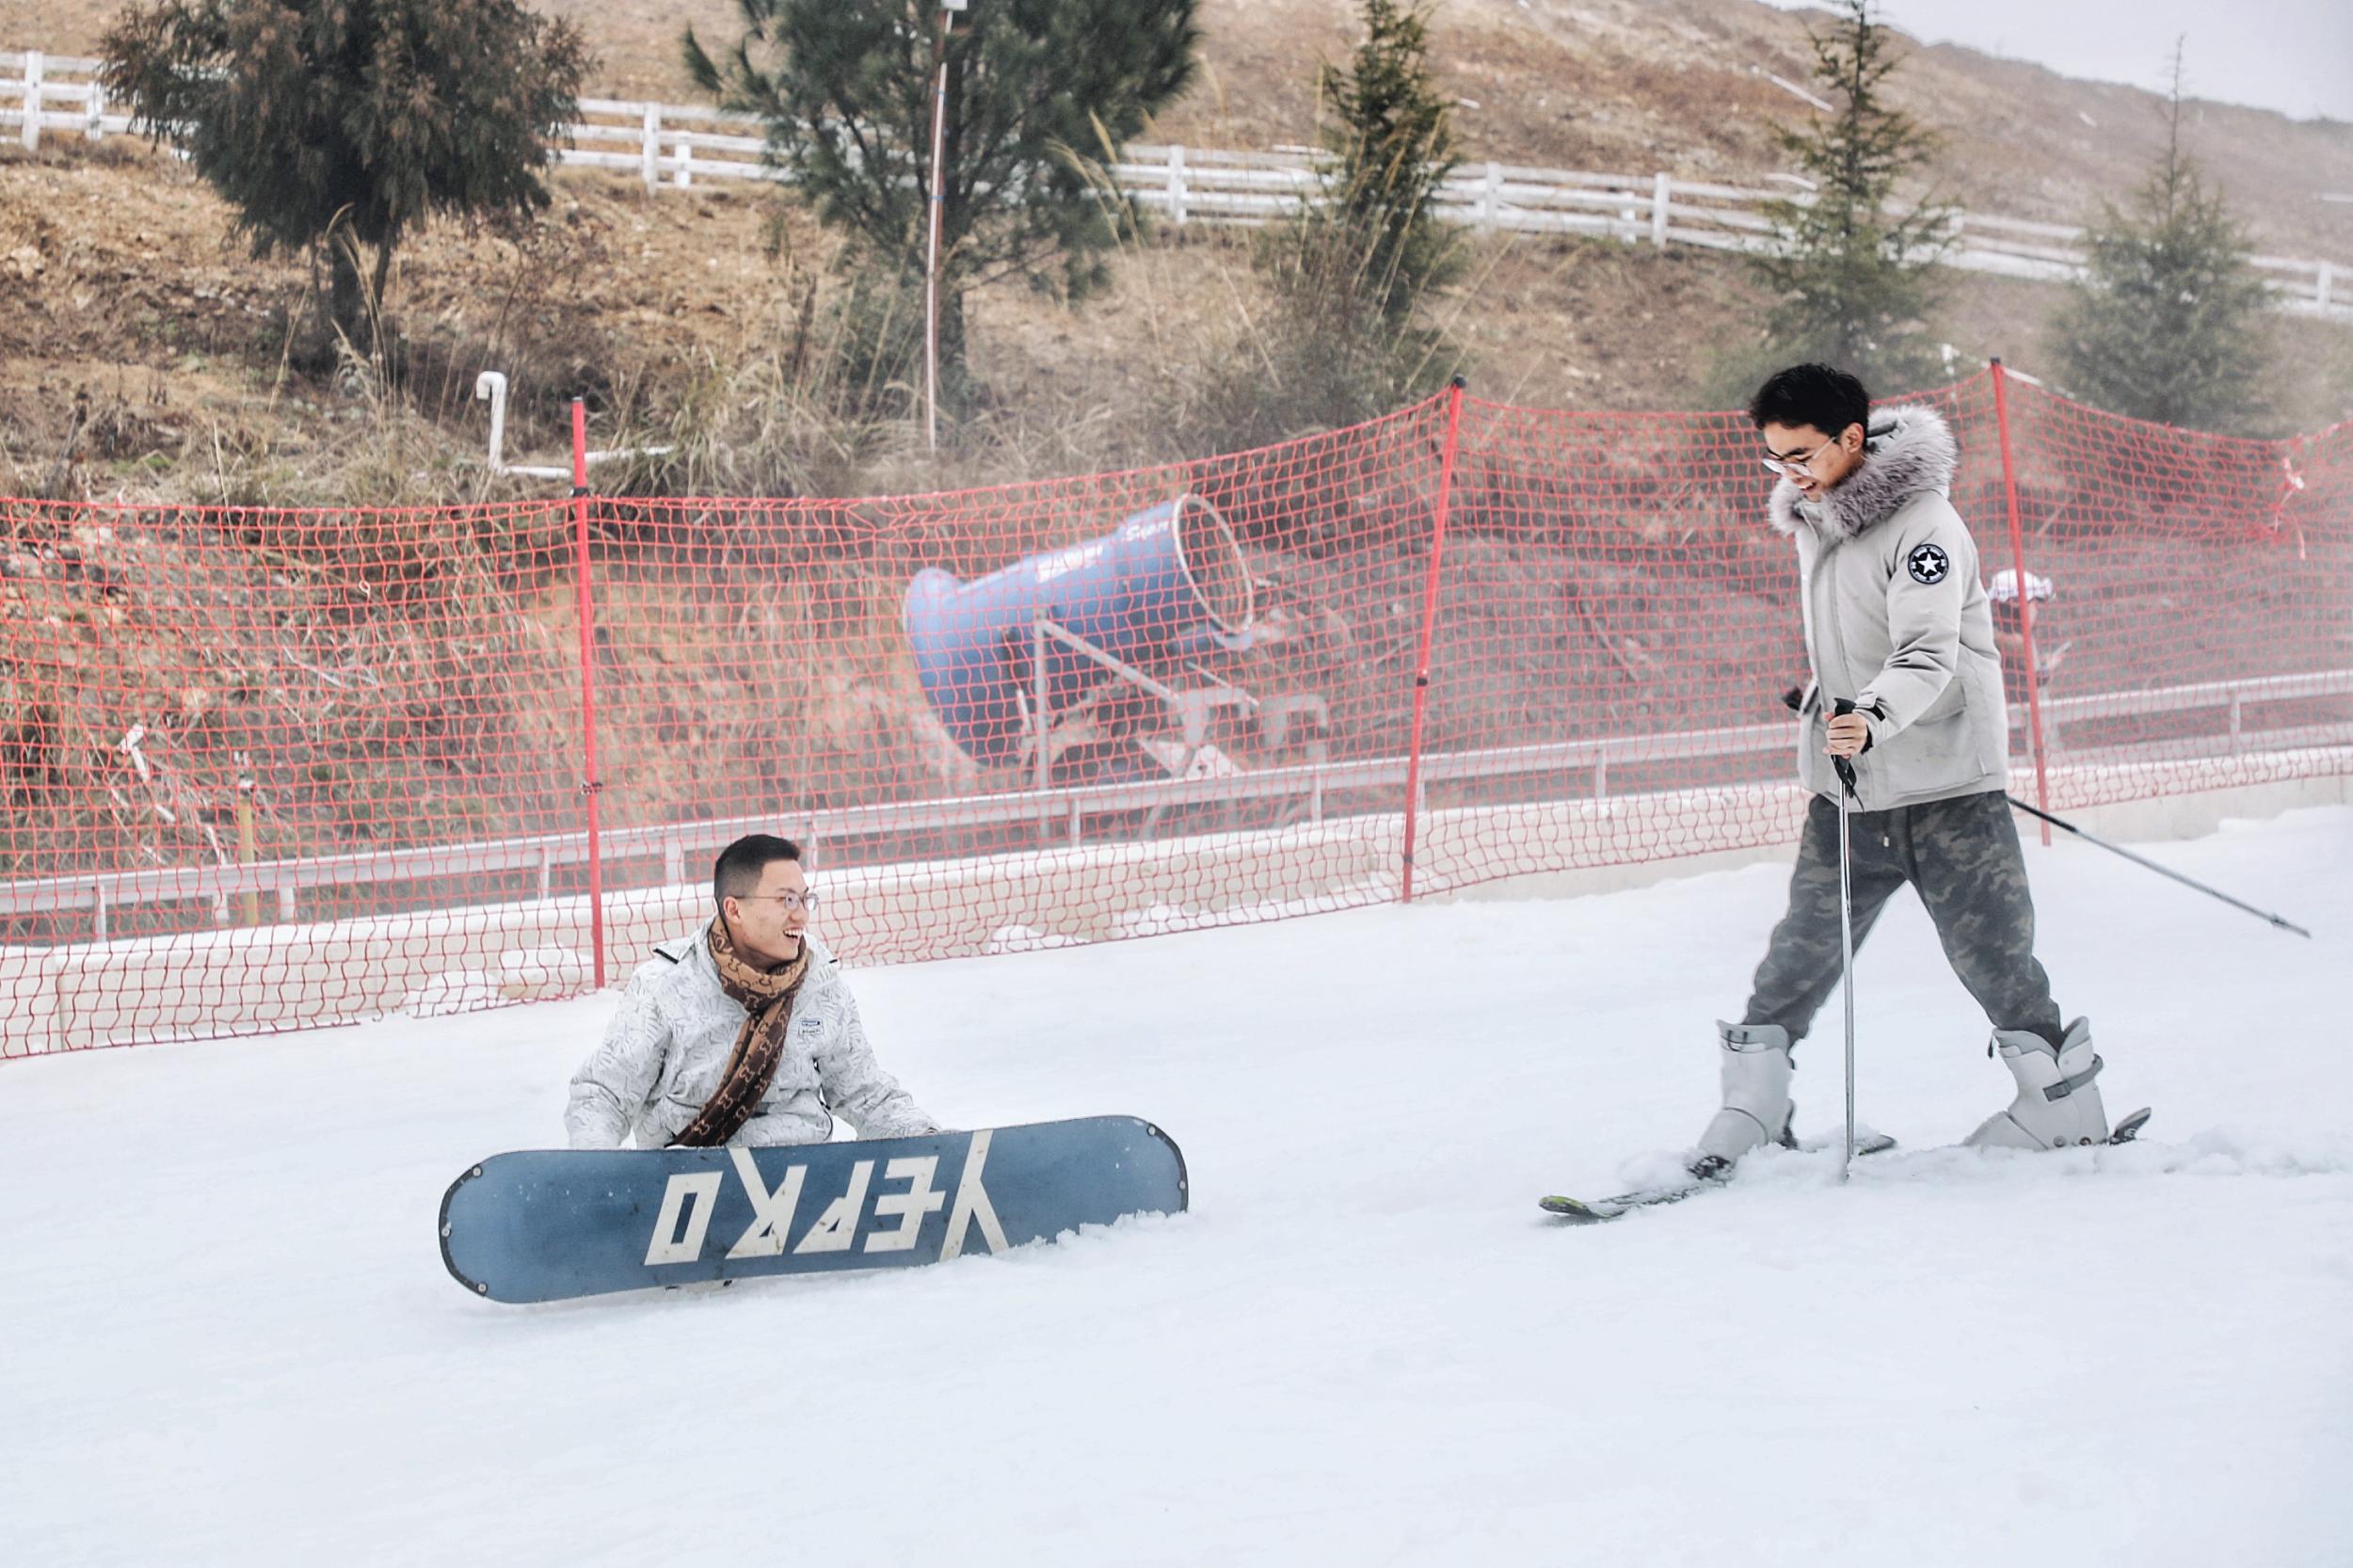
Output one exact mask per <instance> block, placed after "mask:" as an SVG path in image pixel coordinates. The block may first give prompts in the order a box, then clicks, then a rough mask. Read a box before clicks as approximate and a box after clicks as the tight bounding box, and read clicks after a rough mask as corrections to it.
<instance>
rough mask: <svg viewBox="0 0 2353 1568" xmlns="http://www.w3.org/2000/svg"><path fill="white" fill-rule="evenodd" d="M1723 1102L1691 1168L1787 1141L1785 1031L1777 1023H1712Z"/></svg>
mask: <svg viewBox="0 0 2353 1568" xmlns="http://www.w3.org/2000/svg"><path fill="white" fill-rule="evenodd" d="M1716 1039H1717V1043H1718V1045H1719V1046H1720V1047H1721V1050H1722V1056H1721V1065H1722V1069H1723V1085H1724V1105H1723V1109H1722V1110H1721V1111H1719V1112H1716V1117H1715V1119H1714V1120H1713V1121H1711V1122H1709V1123H1708V1124H1707V1130H1706V1131H1705V1132H1703V1133H1701V1134H1700V1141H1699V1159H1698V1160H1695V1161H1694V1169H1697V1168H1699V1167H1700V1166H1706V1167H1708V1168H1709V1169H1711V1170H1721V1169H1723V1168H1724V1167H1725V1166H1728V1165H1730V1164H1731V1163H1732V1162H1733V1161H1734V1160H1737V1159H1739V1158H1740V1157H1741V1156H1742V1155H1744V1154H1746V1153H1748V1152H1749V1151H1750V1150H1751V1149H1753V1148H1757V1147H1759V1146H1761V1145H1763V1144H1788V1143H1789V1142H1791V1139H1790V1136H1789V1118H1790V1115H1791V1109H1790V1104H1789V1078H1790V1075H1791V1073H1792V1072H1793V1070H1794V1069H1793V1068H1792V1067H1791V1066H1790V1063H1789V1032H1788V1031H1787V1030H1785V1029H1784V1028H1782V1027H1781V1026H1780V1025H1779V1024H1728V1023H1722V1022H1719V1023H1718V1024H1717V1025H1716Z"/></svg>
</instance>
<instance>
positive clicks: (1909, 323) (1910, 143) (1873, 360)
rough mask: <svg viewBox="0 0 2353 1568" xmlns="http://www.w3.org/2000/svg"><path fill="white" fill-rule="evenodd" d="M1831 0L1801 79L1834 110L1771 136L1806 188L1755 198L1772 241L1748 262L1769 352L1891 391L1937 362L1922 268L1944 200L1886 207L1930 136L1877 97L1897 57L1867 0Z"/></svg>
mask: <svg viewBox="0 0 2353 1568" xmlns="http://www.w3.org/2000/svg"><path fill="white" fill-rule="evenodd" d="M1841 8H1842V9H1843V10H1844V12H1845V14H1844V15H1843V16H1842V17H1841V18H1840V19H1839V21H1838V24H1837V25H1836V26H1834V27H1833V28H1832V29H1831V30H1829V31H1827V32H1821V33H1816V34H1813V35H1812V44H1813V49H1814V73H1813V74H1814V81H1815V83H1816V85H1817V87H1818V88H1821V90H1822V93H1823V96H1824V97H1826V98H1828V99H1829V100H1830V101H1831V103H1832V104H1833V108H1832V109H1831V111H1830V112H1829V113H1828V114H1826V115H1823V116H1820V117H1819V118H1817V119H1816V120H1814V121H1813V122H1812V123H1810V124H1808V125H1805V126H1802V127H1797V128H1791V127H1784V128H1782V129H1781V130H1780V131H1779V132H1778V133H1777V134H1776V137H1775V139H1776V140H1777V142H1778V143H1779V145H1780V147H1781V149H1782V151H1783V152H1785V153H1786V154H1788V155H1789V156H1790V157H1791V158H1792V159H1794V160H1795V162H1796V163H1797V165H1798V168H1800V169H1801V170H1802V171H1803V173H1804V174H1805V176H1806V178H1807V179H1808V180H1810V181H1811V182H1812V183H1813V185H1814V190H1813V192H1812V195H1811V198H1810V199H1808V200H1783V201H1775V202H1771V203H1769V204H1768V205H1767V208H1766V217H1767V219H1768V220H1769V222H1770V223H1771V224H1772V225H1773V236H1774V240H1775V242H1776V244H1775V248H1774V250H1773V251H1771V252H1769V253H1767V254H1763V255H1760V256H1758V257H1756V258H1755V259H1754V262H1753V265H1754V268H1755V271H1756V275H1757V278H1758V280H1759V281H1761V282H1762V283H1763V284H1764V285H1765V287H1766V288H1767V289H1768V290H1769V291H1770V292H1771V294H1772V296H1773V301H1774V302H1773V305H1772V307H1771V310H1772V315H1771V318H1770V320H1769V323H1768V325H1767V327H1766V328H1765V338H1766V344H1765V348H1766V352H1767V354H1768V355H1769V357H1771V358H1774V359H1777V360H1781V361H1783V362H1787V361H1790V360H1824V361H1826V362H1828V363H1831V364H1835V365H1838V366H1841V367H1842V368H1844V369H1847V370H1849V371H1851V372H1853V373H1854V374H1856V375H1858V376H1862V377H1863V379H1864V380H1865V382H1866V383H1867V384H1869V385H1872V386H1882V385H1884V386H1888V387H1890V388H1891V389H1892V388H1893V387H1894V386H1895V385H1897V384H1900V383H1904V382H1909V381H1913V380H1916V379H1925V378H1927V377H1929V376H1933V375H1935V374H1936V369H1937V356H1936V353H1935V349H1934V344H1932V343H1931V342H1930V340H1929V331H1928V319H1929V315H1930V313H1931V312H1933V311H1934V310H1935V308H1936V305H1937V302H1938V299H1939V296H1940V292H1941V291H1940V286H1939V284H1938V282H1937V280H1936V278H1935V275H1934V274H1933V273H1932V272H1931V271H1930V268H1931V267H1933V266H1934V265H1935V264H1936V263H1937V261H1938V260H1939V259H1940V258H1941V257H1942V256H1943V255H1944V252H1945V248H1946V247H1947V246H1948V245H1949V244H1950V243H1951V239H1950V231H1949V224H1950V221H1951V212H1950V209H1949V208H1946V207H1945V206H1942V205H1940V204H1938V203H1936V202H1934V201H1919V202H1915V203H1913V204H1912V205H1911V206H1910V207H1908V208H1899V207H1898V206H1897V187H1898V186H1899V185H1902V184H1905V183H1906V182H1907V181H1908V180H1910V179H1911V178H1913V176H1914V175H1916V174H1918V173H1920V172H1921V171H1923V170H1924V169H1926V168H1927V167H1928V166H1929V163H1930V162H1931V161H1932V160H1933V158H1934V156H1935V153H1936V151H1937V148H1938V146H1939V140H1938V138H1937V136H1935V134H1934V133H1933V132H1931V131H1929V129H1927V128H1926V127H1925V126H1922V125H1921V124H1920V123H1919V122H1917V121H1916V120H1913V119H1912V117H1911V116H1909V115H1907V114H1904V113H1903V112H1902V111H1900V110H1897V109H1895V108H1892V107H1890V106H1889V104H1888V103H1887V100H1886V85H1887V79H1888V77H1889V76H1890V75H1891V74H1892V73H1893V72H1895V70H1896V68H1897V66H1898V65H1900V64H1902V58H1901V56H1897V55H1896V54H1895V53H1894V52H1893V43H1894V40H1893V38H1892V37H1891V35H1890V33H1889V31H1888V29H1887V27H1886V26H1885V25H1884V24H1881V22H1879V21H1877V20H1876V19H1875V18H1874V16H1873V14H1872V7H1871V3H1870V0H1841Z"/></svg>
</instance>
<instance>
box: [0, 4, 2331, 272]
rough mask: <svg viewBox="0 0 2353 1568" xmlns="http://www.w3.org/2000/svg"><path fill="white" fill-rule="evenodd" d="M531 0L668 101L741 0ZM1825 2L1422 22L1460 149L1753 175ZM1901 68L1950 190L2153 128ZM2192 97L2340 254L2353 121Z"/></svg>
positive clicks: (2075, 94) (2012, 175) (21, 10)
mask: <svg viewBox="0 0 2353 1568" xmlns="http://www.w3.org/2000/svg"><path fill="white" fill-rule="evenodd" d="M540 8H541V9H543V10H545V11H547V12H548V13H550V14H552V15H557V16H568V17H572V18H574V19H576V20H577V21H579V22H580V24H582V26H583V28H584V30H585V31H586V33H587V35H588V38H589V40H590V42H591V43H592V44H593V45H594V47H595V48H596V49H597V51H598V52H599V54H600V56H601V58H602V65H601V68H600V71H599V72H598V74H597V77H596V82H597V84H598V85H597V88H596V90H597V91H599V92H600V93H609V94H611V95H613V96H616V97H625V98H655V99H660V100H663V101H665V102H669V103H678V104H686V103H693V102H696V93H695V89H694V88H693V86H692V85H691V84H690V83H689V82H688V81H687V79H686V76H685V73H684V72H683V71H682V70H681V69H680V65H679V62H678V41H677V40H678V35H679V31H680V28H681V27H683V26H687V25H692V26H693V27H695V28H696V31H697V32H698V33H699V34H700V35H701V36H702V37H703V38H705V39H706V40H712V39H717V40H731V39H732V38H733V37H734V36H735V26H736V23H735V17H736V14H737V13H736V9H735V7H734V5H733V4H732V3H731V0H669V3H665V4H661V5H653V4H646V3H643V0H546V3H545V4H543V5H542V6H541V7H540ZM114 9H115V7H114V6H113V5H112V4H110V3H109V0H0V48H24V47H36V48H46V49H50V50H53V51H56V52H58V53H62V54H75V53H88V52H89V51H90V50H92V49H93V48H94V47H95V46H96V43H97V40H98V38H99V36H100V34H101V32H102V31H103V30H104V19H105V18H106V17H107V16H108V15H109V14H111V12H112V11H113V10H114ZM1353 16H1354V7H1353V5H1351V4H1350V3H1349V0H1204V4H1203V5H1202V7H1201V17H1202V27H1203V32H1204V38H1205V47H1204V50H1203V61H1204V70H1203V72H1202V74H1201V80H1200V82H1199V85H1198V86H1197V87H1196V88H1194V89H1193V92H1192V93H1191V94H1189V95H1188V96H1187V98H1186V99H1185V100H1184V102H1183V103H1181V104H1179V105H1177V108H1176V109H1175V110H1174V111H1173V112H1172V113H1170V114H1169V115H1167V116H1166V117H1165V118H1164V120H1162V122H1161V124H1160V134H1161V135H1163V136H1167V137H1169V138H1171V139H1177V140H1183V141H1186V142H1188V143H1191V144H1194V145H1225V146H1235V147H1266V146H1273V145H1277V144H1282V143H1300V142H1305V141H1308V140H1310V139H1311V138H1312V136H1313V135H1314V130H1315V120H1314V94H1313V91H1312V88H1311V83H1312V81H1313V78H1314V72H1315V67H1316V63H1317V61H1319V60H1333V61H1337V60H1339V59H1341V58H1343V57H1344V56H1346V54H1347V51H1348V49H1349V47H1350V43H1351V40H1352V39H1353ZM1821 20H1822V16H1821V14H1820V13H1792V12H1787V11H1782V10H1778V9H1775V8H1771V7H1769V6H1765V5H1760V4H1756V3H1753V0H1439V3H1438V4H1437V5H1436V6H1435V7H1434V8H1433V23H1432V28H1431V39H1432V45H1433V56H1435V58H1436V59H1437V60H1438V62H1439V64H1440V67H1441V71H1442V73H1443V79H1444V80H1445V81H1446V82H1447V84H1448V85H1449V87H1450V88H1452V89H1453V90H1454V92H1455V93H1456V94H1457V95H1458V97H1459V99H1461V100H1462V101H1463V102H1462V104H1461V116H1460V129H1461V131H1462V134H1463V137H1464V143H1465V149H1466V150H1467V152H1468V153H1469V155H1470V156H1472V157H1474V158H1481V159H1484V158H1495V159H1499V160H1503V161H1508V162H1517V163H1529V164H1544V165H1553V166H1559V167H1566V168H1600V169H1609V170H1613V171H1618V172H1626V171H1643V170H1651V169H1658V168H1664V169H1668V170H1670V171H1672V172H1676V173H1681V174H1686V175H1692V176H1699V175H1715V174H1746V175H1750V176H1754V175H1757V174H1761V173H1763V172H1764V171H1766V170H1767V169H1769V168H1772V167H1774V163H1775V159H1774V155H1773V152H1772V150H1771V144H1770V140H1769V135H1768V126H1769V124H1770V123H1771V122H1773V121H1775V120H1786V119H1788V118H1790V117H1792V116H1795V115H1801V114H1804V113H1806V112H1808V111H1807V110H1806V108H1805V106H1804V105H1803V104H1801V103H1799V102H1798V101H1797V100H1796V99H1794V98H1792V97H1790V96H1789V95H1788V94H1786V93H1785V92H1784V91H1782V90H1781V89H1780V88H1776V87H1774V86H1773V85H1772V84H1771V83H1770V82H1769V81H1768V80H1767V79H1766V75H1767V73H1772V74H1777V75H1780V76H1782V77H1784V78H1785V79H1787V80H1790V81H1802V80H1803V79H1804V77H1805V74H1806V63H1807V55H1806V52H1805V33H1806V29H1807V27H1808V26H1809V25H1810V24H1818V23H1819V22H1820V21H1821ZM2283 47H2285V46H2284V45H2283ZM2196 63H2197V62H2196V56H2195V55H2194V54H2193V55H2192V56H2191V59H2190V64H2191V65H2192V67H2193V68H2194V67H2195V65H2196ZM1895 89H1896V90H1895V96H1896V99H1897V102H1898V103H1899V104H1902V105H1903V106H1904V107H1905V108H1907V109H1909V110H1911V111H1912V112H1913V114H1915V115H1917V116H1918V117H1919V118H1920V119H1921V120H1923V121H1925V122H1927V123H1928V124H1929V125H1931V126H1934V127H1935V128H1936V129H1937V130H1938V131H1940V132H1941V133H1943V135H1944V136H1945V137H1946V139H1947V152H1946V156H1945V162H1944V167H1943V170H1942V174H1943V183H1944V188H1945V191H1946V192H1947V193H1948V194H1949V195H1950V196H1951V197H1952V198H1953V199H1955V200H1959V201H1961V203H1963V204H1964V205H1968V206H1973V207H1977V208H1979V209H1981V210H1984V211H1987V212H1998V213H2005V214H2009V215H2011V216H2022V217H2042V218H2050V219H2053V220H2060V221H2068V220H2073V219H2075V218H2077V217H2079V216H2082V215H2083V214H2085V213H2086V212H2087V211H2089V210H2090V209H2091V207H2092V206H2093V204H2094V203H2095V202H2096V201H2097V200H2099V199H2100V198H2101V197H2103V196H2108V195H2113V194H2114V193H2116V192H2119V191H2121V190H2122V189H2125V188H2127V187H2128V186H2130V185H2131V184H2133V182H2135V181H2136V180H2137V178H2138V177H2139V174H2140V171H2141V170H2142V168H2144V167H2145V166H2146V165H2147V162H2148V160H2149V158H2150V156H2151V155H2152V153H2153V152H2154V151H2155V149H2156V146H2157V134H2158V118H2157V106H2158V102H2159V101H2158V99H2157V98H2156V97H2155V95H2154V94H2153V93H2150V92H2147V91H2143V90H2140V89H2138V88H2125V87H2115V86H2107V85H2103V84H2099V83H2092V82H2081V81H2075V80H2073V79H2070V78H2067V77H2063V76H2060V75H2058V74H2057V73H2056V72H2050V71H2047V70H2045V69H2043V68H2042V67H2041V66H2036V65H2030V64H2026V63H2024V62H2021V61H2017V60H2008V59H1997V58H1994V57H1993V56H1987V55H1982V54H1979V53H1977V51H1975V50H1971V49H1963V48H1960V47H1957V46H1953V45H1939V46H1937V47H1934V48H1922V49H1919V50H1918V51H1917V53H1916V56H1915V57H1914V58H1913V60H1912V61H1911V62H1910V63H1909V64H1908V65H1906V66H1905V67H1904V68H1903V69H1902V70H1901V71H1900V72H1898V73H1897V77H1896V79H1895ZM2195 110H2196V112H2195V124H2194V128H2195V136H2196V143H2195V150H2196V152H2197V153H2198V155H2199V156H2200V157H2201V159H2203V160H2204V161H2205V163H2206V164H2207V166H2208V167H2209V168H2211V169H2212V171H2213V173H2214V175H2215V177H2216V178H2217V181H2218V182H2219V183H2220V184H2221V185H2222V187H2223V188H2224V189H2225V190H2226V191H2227V192H2228V193H2229V195H2230V197H2231V199H2232V200H2233V202H2234V204H2235V205H2236V206H2237V207H2238V208H2239V210H2240V211H2241V212H2242V213H2243V214H2244V215H2245V216H2247V217H2248V218H2249V220H2250V222H2251V223H2252V224H2253V226H2254V228H2255V229H2256V232H2258V234H2259V235H2260V236H2261V237H2262V239H2263V242H2264V243H2265V245H2267V246H2270V247H2273V248H2277V249H2279V250H2280V251H2281V252H2282V253H2287V254H2297V255H2324V254H2326V255H2331V256H2333V257H2335V258H2336V259H2338V260H2341V261H2345V262H2347V263H2353V207H2346V206H2345V205H2341V204H2335V205H2332V204H2326V203H2323V202H2321V201H2320V200H2318V197H2319V195H2320V194H2321V193H2322V192H2328V191H2336V192H2343V191H2348V190H2353V125H2346V124H2344V123H2341V122H2335V121H2328V120H2313V121H2295V120H2289V119H2287V118H2286V117H2285V116H2283V115H2279V114H2274V113H2271V112H2269V111H2266V110H2260V109H2249V108H2241V107H2237V106H2234V105H2230V104H2208V103H2199V104H2196V105H2195Z"/></svg>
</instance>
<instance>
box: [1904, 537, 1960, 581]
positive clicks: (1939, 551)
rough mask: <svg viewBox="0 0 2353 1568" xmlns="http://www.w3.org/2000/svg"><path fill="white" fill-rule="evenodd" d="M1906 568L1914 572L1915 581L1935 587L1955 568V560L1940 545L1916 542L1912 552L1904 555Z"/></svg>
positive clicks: (1913, 578)
mask: <svg viewBox="0 0 2353 1568" xmlns="http://www.w3.org/2000/svg"><path fill="white" fill-rule="evenodd" d="M1904 569H1905V570H1906V571H1908V572H1910V573H1912V580H1913V582H1914V583H1918V584H1922V585H1924V586H1927V587H1934V586H1935V585H1936V584H1939V583H1942V582H1944V581H1945V573H1946V572H1948V571H1950V570H1952V569H1953V560H1952V557H1951V556H1949V555H1947V554H1945V551H1944V548H1943V547H1942V546H1940V545H1932V544H1916V545H1913V547H1912V553H1911V554H1909V555H1907V556H1905V557H1904Z"/></svg>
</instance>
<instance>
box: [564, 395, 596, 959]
mask: <svg viewBox="0 0 2353 1568" xmlns="http://www.w3.org/2000/svg"><path fill="white" fill-rule="evenodd" d="M572 546H573V551H574V553H575V556H576V558H577V562H578V566H577V570H578V579H579V606H578V611H577V615H576V618H577V619H578V620H579V622H580V741H581V750H582V754H583V756H584V760H585V761H586V762H587V770H588V771H587V777H586V778H584V779H583V780H582V782H581V786H580V793H581V797H582V798H583V799H584V800H585V801H586V802H587V803H588V947H589V951H590V953H591V955H592V961H593V963H594V966H595V970H596V984H597V989H598V990H600V991H601V990H603V989H604V856H603V849H602V845H601V843H600V840H599V838H598V832H597V829H598V823H597V797H598V796H599V795H600V794H602V793H603V792H604V779H603V777H602V776H600V775H599V773H598V772H597V649H596V614H597V608H596V596H595V595H594V594H593V593H591V592H590V591H589V587H588V407H587V405H586V404H584V403H583V402H582V401H581V400H580V399H579V398H577V397H575V398H573V399H572Z"/></svg>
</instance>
